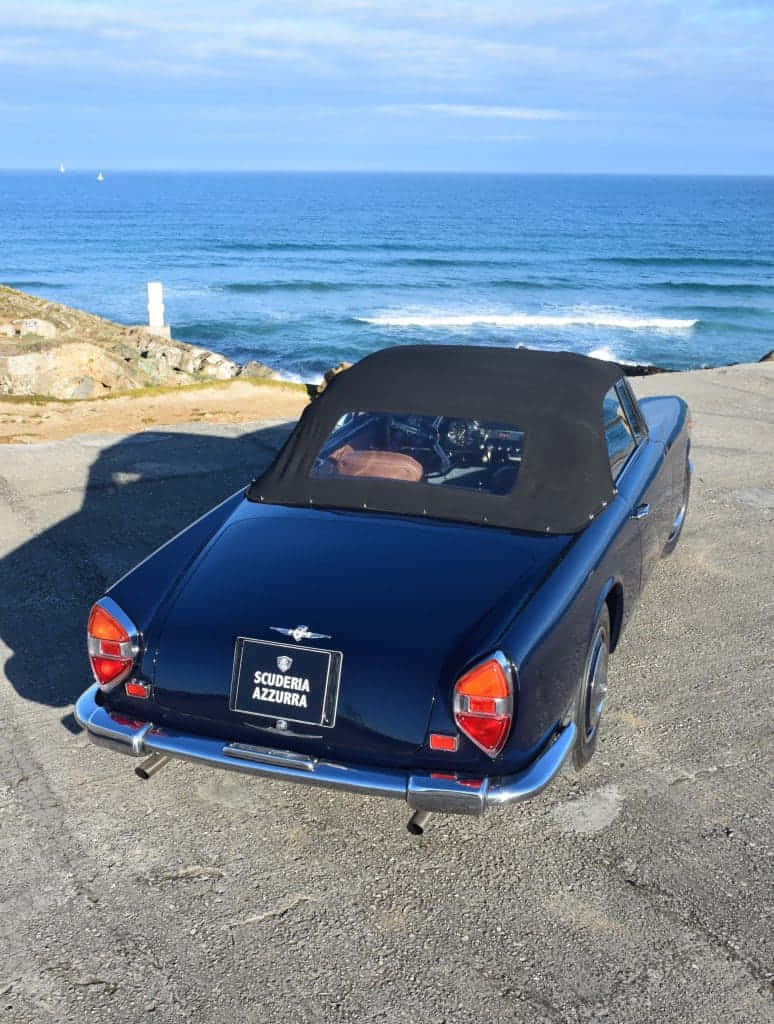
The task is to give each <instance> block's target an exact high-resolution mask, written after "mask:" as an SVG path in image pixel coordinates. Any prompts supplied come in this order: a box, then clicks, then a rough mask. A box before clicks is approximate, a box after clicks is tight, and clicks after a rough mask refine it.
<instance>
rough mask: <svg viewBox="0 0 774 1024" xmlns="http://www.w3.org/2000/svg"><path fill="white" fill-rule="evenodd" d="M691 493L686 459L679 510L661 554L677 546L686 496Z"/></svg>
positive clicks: (685, 505)
mask: <svg viewBox="0 0 774 1024" xmlns="http://www.w3.org/2000/svg"><path fill="white" fill-rule="evenodd" d="M690 495H691V464H690V462H689V461H688V460H687V459H686V462H685V476H684V478H683V498H682V501H681V502H680V511H679V512H678V513H677V516H676V517H675V524H676V525H675V526H674V528H673V530H672V532H671V534H670V535H669V537H668V539H667V542H666V544H665V545H664V550H663V552H662V555H671V554H672V552H673V551H674V549H675V548H676V547H677V542H678V541H679V540H680V534H681V533H682V532H683V526H684V525H685V517H686V515H687V513H688V498H689V497H690Z"/></svg>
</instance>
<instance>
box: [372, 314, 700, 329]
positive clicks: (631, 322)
mask: <svg viewBox="0 0 774 1024" xmlns="http://www.w3.org/2000/svg"><path fill="white" fill-rule="evenodd" d="M357 319H358V320H359V322H360V323H367V324H373V325H375V326H377V327H426V328H452V329H453V328H465V327H551V328H559V329H561V328H564V327H617V328H619V329H622V330H627V331H640V330H651V331H687V330H690V329H691V328H692V327H695V326H696V324H697V323H698V320H683V319H678V318H676V317H663V316H653V317H637V316H626V315H624V314H621V313H588V312H585V313H564V314H561V315H551V314H542V313H470V314H464V315H451V316H450V315H446V314H431V315H426V314H421V313H419V314H403V315H400V316H394V315H392V314H385V315H383V316H371V317H358V318H357Z"/></svg>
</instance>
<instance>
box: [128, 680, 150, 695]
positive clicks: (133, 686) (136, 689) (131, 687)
mask: <svg viewBox="0 0 774 1024" xmlns="http://www.w3.org/2000/svg"><path fill="white" fill-rule="evenodd" d="M148 693H149V687H147V686H146V685H145V683H138V682H136V681H134V680H133V681H132V682H131V683H127V684H126V695H127V697H147V696H148Z"/></svg>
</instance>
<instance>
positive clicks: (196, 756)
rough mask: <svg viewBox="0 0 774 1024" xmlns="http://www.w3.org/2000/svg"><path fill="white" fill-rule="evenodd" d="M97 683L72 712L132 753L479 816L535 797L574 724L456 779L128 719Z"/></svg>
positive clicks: (101, 740) (563, 753)
mask: <svg viewBox="0 0 774 1024" xmlns="http://www.w3.org/2000/svg"><path fill="white" fill-rule="evenodd" d="M97 690H98V687H97V686H96V684H95V685H94V686H92V687H90V688H89V689H88V690H86V692H85V693H83V694H81V696H80V697H79V698H78V702H77V704H76V705H75V717H76V719H77V720H78V722H79V723H80V724H81V725H82V726H83V728H84V729H85V730H86V731H87V732H88V734H89V737H90V739H92V740H93V741H94V742H95V743H98V744H100V745H101V746H106V747H109V748H110V749H111V750H118V751H120V752H121V753H124V754H130V755H131V756H133V757H145V756H147V755H149V754H161V755H166V756H167V757H176V758H180V759H182V760H185V761H197V762H199V763H201V764H206V765H210V766H211V767H213V768H225V769H226V770H227V771H231V772H244V773H245V774H247V775H259V776H261V777H263V778H270V779H282V780H283V781H284V782H300V783H301V784H303V785H307V786H326V787H329V788H332V789H343V790H347V791H349V792H352V793H364V794H366V795H368V796H384V797H393V798H397V799H399V800H405V801H406V802H407V803H408V805H409V807H412V808H414V809H415V810H418V811H438V812H441V813H444V814H483V813H484V811H485V810H486V809H487V808H488V807H496V806H499V805H501V804H512V803H516V802H517V801H519V800H528V799H529V798H530V797H533V796H535V795H536V794H537V793H539V792H540V791H541V790H542V789H544V788H545V787H546V786H547V785H548V783H549V782H550V781H551V779H553V777H554V776H555V775H556V774H557V772H558V771H559V769H560V768H561V767H562V764H563V763H564V760H565V758H566V757H567V755H568V753H569V751H570V748H571V747H572V744H573V741H574V739H575V725H574V724H572V723H570V724H569V725H566V726H565V727H564V728H563V729H562V730H561V731H560V732H559V733H557V735H556V738H555V740H554V741H553V743H551V745H550V746H548V747H547V748H546V749H545V750H544V751H543V753H542V754H541V755H540V756H539V757H538V758H536V760H535V761H533V762H532V764H531V765H529V767H527V768H525V769H524V770H523V771H521V772H518V773H517V774H515V775H505V776H501V777H490V778H484V779H478V780H473V779H460V778H457V777H456V776H453V775H448V774H445V773H440V772H439V773H429V772H428V773H416V772H414V773H408V772H401V771H387V770H380V769H378V768H355V767H350V766H349V765H345V764H335V763H334V762H332V761H323V760H320V759H317V758H311V757H310V758H307V757H304V756H302V755H297V754H296V755H294V754H290V753H288V754H287V755H286V754H285V753H284V752H283V751H274V750H268V749H262V748H260V747H252V746H250V745H248V744H230V743H224V742H223V740H217V739H208V738H206V737H202V736H195V735H192V734H191V733H185V732H176V731H174V730H171V729H167V728H162V727H160V726H155V725H153V723H151V722H130V721H129V720H128V719H127V718H126V717H125V716H123V715H118V714H115V713H110V712H108V711H107V710H106V709H105V708H103V707H100V706H99V704H97V702H96V700H95V695H96V693H97Z"/></svg>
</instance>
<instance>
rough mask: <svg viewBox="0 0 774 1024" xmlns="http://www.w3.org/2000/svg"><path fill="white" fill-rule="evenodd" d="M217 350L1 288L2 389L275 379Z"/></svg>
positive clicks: (63, 393)
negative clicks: (175, 339) (242, 378)
mask: <svg viewBox="0 0 774 1024" xmlns="http://www.w3.org/2000/svg"><path fill="white" fill-rule="evenodd" d="M248 366H249V367H250V371H249V373H245V370H246V369H247V367H241V366H240V365H239V364H238V363H235V362H233V361H232V360H231V359H227V358H226V357H225V356H223V355H220V354H219V353H217V352H211V351H210V350H209V349H205V348H200V347H198V346H196V345H188V344H186V343H185V342H183V341H173V340H170V339H167V338H163V337H159V336H157V335H154V334H152V333H151V332H150V331H148V330H146V329H145V328H144V327H124V326H122V325H120V324H115V323H112V322H111V321H110V320H105V319H103V318H102V317H98V316H94V315H93V314H91V313H83V312H81V311H80V310H76V309H71V308H70V307H68V306H62V305H59V304H58V303H55V302H47V301H45V300H44V299H39V298H36V297H35V296H32V295H27V294H25V293H24V292H19V291H16V290H15V289H13V288H5V287H3V286H0V395H3V394H6V395H47V396H50V397H52V398H76V399H77V398H94V397H97V396H99V395H104V394H107V393H109V392H114V391H129V390H134V389H137V388H142V387H148V386H152V385H164V386H179V385H184V384H192V383H194V382H196V381H201V380H230V379H231V378H233V377H236V376H239V375H240V374H241V375H245V376H250V377H268V378H273V377H277V376H278V374H276V373H275V372H274V371H273V370H271V369H270V368H269V367H268V366H263V364H262V363H258V362H256V361H253V362H251V363H249V364H248Z"/></svg>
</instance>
